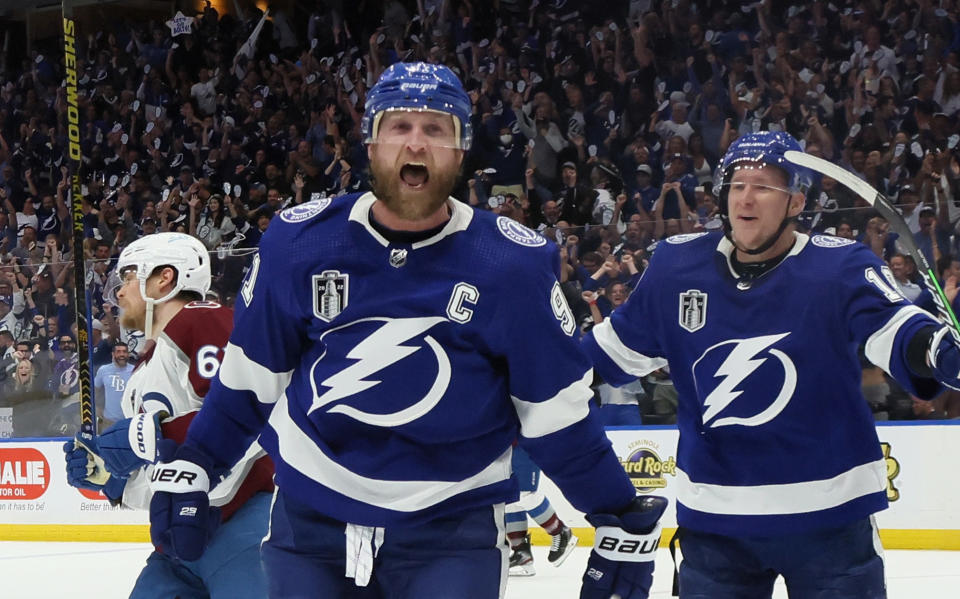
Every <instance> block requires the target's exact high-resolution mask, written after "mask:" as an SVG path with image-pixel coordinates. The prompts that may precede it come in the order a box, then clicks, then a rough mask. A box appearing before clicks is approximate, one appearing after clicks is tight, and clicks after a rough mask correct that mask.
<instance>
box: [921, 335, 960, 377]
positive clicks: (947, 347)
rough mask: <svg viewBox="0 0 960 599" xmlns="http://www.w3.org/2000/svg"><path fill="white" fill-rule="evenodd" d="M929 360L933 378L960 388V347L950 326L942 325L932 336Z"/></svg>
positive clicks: (928, 354)
mask: <svg viewBox="0 0 960 599" xmlns="http://www.w3.org/2000/svg"><path fill="white" fill-rule="evenodd" d="M927 361H928V362H929V364H930V368H931V370H933V378H935V379H937V380H938V381H939V382H940V383H942V384H944V385H946V386H947V387H950V388H951V389H957V390H960V347H958V346H957V343H956V342H955V341H954V340H953V336H952V335H951V334H950V329H949V328H948V327H941V328H940V329H938V330H937V332H935V333H934V334H933V337H931V338H930V346H929V349H928V351H927Z"/></svg>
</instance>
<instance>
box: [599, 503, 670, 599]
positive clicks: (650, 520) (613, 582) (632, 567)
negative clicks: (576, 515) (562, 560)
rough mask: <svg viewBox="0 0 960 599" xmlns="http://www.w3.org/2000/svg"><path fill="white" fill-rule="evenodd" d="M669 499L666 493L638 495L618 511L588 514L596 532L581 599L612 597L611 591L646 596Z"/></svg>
mask: <svg viewBox="0 0 960 599" xmlns="http://www.w3.org/2000/svg"><path fill="white" fill-rule="evenodd" d="M667 503H668V500H667V499H666V498H664V497H656V496H650V497H642V498H641V497H637V498H635V499H634V500H633V503H631V504H630V507H629V508H627V509H626V510H625V511H624V512H622V513H621V514H619V515H615V514H592V515H589V516H587V522H589V523H590V524H591V525H592V526H594V527H595V528H596V529H597V534H596V540H595V541H594V544H593V551H592V552H590V559H589V561H587V571H586V572H585V573H584V575H583V586H582V587H581V588H580V599H610V596H611V595H617V596H618V597H621V598H622V599H647V596H648V595H649V593H650V584H651V583H652V582H653V565H654V560H655V559H656V556H657V547H658V546H659V544H660V517H661V516H662V515H663V511H664V510H665V509H667Z"/></svg>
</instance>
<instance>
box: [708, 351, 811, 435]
mask: <svg viewBox="0 0 960 599" xmlns="http://www.w3.org/2000/svg"><path fill="white" fill-rule="evenodd" d="M789 334H790V333H783V334H781V335H764V336H761V337H754V338H752V339H737V340H732V341H724V342H723V343H719V344H717V345H714V346H713V347H711V348H710V349H708V350H707V351H705V352H704V354H703V356H702V357H701V358H700V360H702V359H703V357H705V356H706V355H707V354H708V353H710V351H711V350H713V349H716V348H718V347H720V346H723V345H728V344H730V343H736V345H735V346H734V348H733V350H732V351H731V352H730V354H729V355H728V356H727V358H726V359H725V360H724V361H723V363H722V364H721V365H720V367H719V368H718V369H717V372H716V373H715V374H714V375H713V378H716V377H723V380H722V381H720V384H719V385H717V386H716V387H714V389H713V391H711V392H710V394H709V395H707V397H706V399H704V401H703V405H704V407H706V410H705V411H704V413H703V422H704V424H706V423H707V422H709V421H711V420H713V419H714V418H715V417H716V416H717V415H718V414H719V413H720V412H722V411H723V410H724V409H725V408H726V407H727V406H729V405H730V403H731V402H733V400H735V399H737V398H738V397H739V396H740V395H741V394H742V393H743V391H738V390H737V386H739V385H740V383H742V382H743V381H744V380H746V378H747V377H749V376H750V375H751V374H753V372H754V371H755V370H756V369H757V368H759V367H760V366H761V365H762V364H763V363H764V362H766V361H767V359H768V358H766V357H763V358H757V357H756V356H757V354H759V353H761V352H763V351H764V350H766V349H767V348H769V347H770V346H771V345H773V344H774V343H776V342H778V341H780V340H781V339H783V338H784V337H786V336H787V335H789ZM769 353H770V355H772V356H774V357H776V358H777V359H779V360H780V362H781V364H782V365H783V367H784V373H785V378H784V384H783V386H782V387H781V389H780V393H779V394H778V396H777V399H776V400H775V401H774V402H773V404H771V405H770V407H769V408H767V409H766V410H764V411H763V412H761V413H760V414H757V415H756V416H752V417H750V418H738V417H728V418H721V419H719V420H717V421H716V422H714V423H713V424H712V425H711V426H712V427H718V426H726V425H730V424H742V425H746V426H757V425H759V424H763V423H764V422H768V421H770V420H772V419H773V418H774V417H775V416H776V415H777V414H779V413H780V412H781V411H782V410H783V408H785V407H786V404H787V403H789V401H790V398H791V397H792V396H793V391H794V389H795V388H796V373H797V372H796V367H795V366H794V365H793V362H792V361H791V360H790V358H789V357H788V356H787V355H786V354H784V353H783V352H781V351H779V350H775V349H771V350H770V351H769ZM700 360H697V362H699V361H700ZM696 365H697V364H696V363H694V368H696Z"/></svg>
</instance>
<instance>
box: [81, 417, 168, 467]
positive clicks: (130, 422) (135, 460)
mask: <svg viewBox="0 0 960 599" xmlns="http://www.w3.org/2000/svg"><path fill="white" fill-rule="evenodd" d="M165 415H166V414H165V413H163V412H145V413H143V414H137V415H136V416H134V417H133V418H124V419H123V420H119V421H117V422H116V423H115V424H114V425H113V426H111V427H110V428H108V429H107V430H105V431H103V433H101V434H100V437H98V438H97V440H96V442H97V446H98V448H97V453H98V454H99V455H100V457H102V458H103V462H104V464H106V466H107V471H109V472H110V473H111V474H113V475H115V476H123V477H126V476H129V475H130V473H131V472H133V471H134V470H137V469H139V468H140V467H142V466H145V465H147V464H153V463H154V462H156V461H157V444H158V443H159V442H160V440H161V439H163V435H162V434H161V432H160V419H161V418H163V417H164V416H165Z"/></svg>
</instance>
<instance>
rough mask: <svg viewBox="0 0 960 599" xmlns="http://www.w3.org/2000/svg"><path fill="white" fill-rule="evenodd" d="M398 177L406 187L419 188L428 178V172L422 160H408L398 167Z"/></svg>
mask: <svg viewBox="0 0 960 599" xmlns="http://www.w3.org/2000/svg"><path fill="white" fill-rule="evenodd" d="M400 179H401V180H402V181H403V182H404V183H405V184H406V185H407V186H408V187H412V188H414V189H421V188H423V186H424V185H426V184H427V181H429V180H430V173H429V172H428V171H427V165H425V164H423V163H422V162H408V163H406V164H404V165H403V166H402V167H401V168H400Z"/></svg>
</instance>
